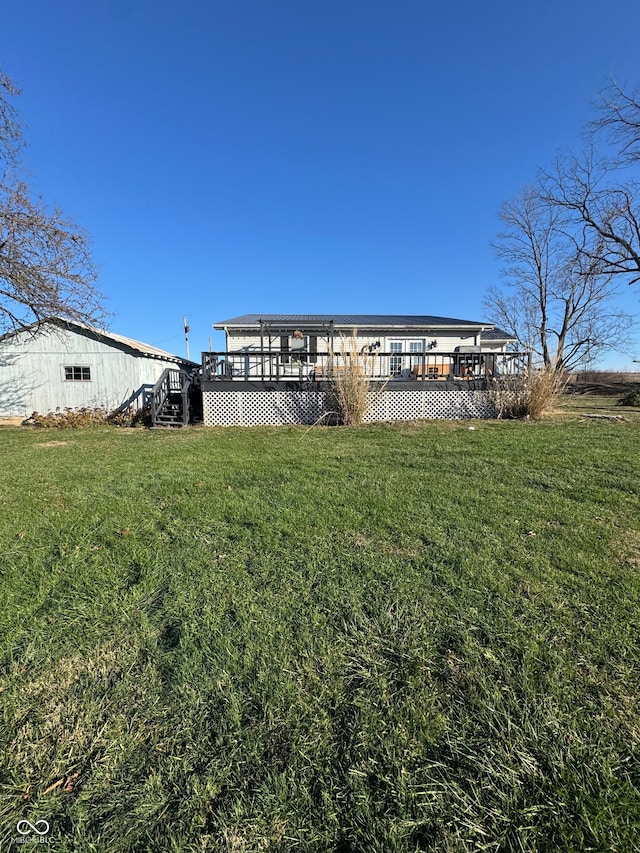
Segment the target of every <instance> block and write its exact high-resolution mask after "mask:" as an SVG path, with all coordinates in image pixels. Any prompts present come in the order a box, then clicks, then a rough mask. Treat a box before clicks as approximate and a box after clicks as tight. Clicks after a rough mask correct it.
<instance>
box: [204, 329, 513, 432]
mask: <svg viewBox="0 0 640 853" xmlns="http://www.w3.org/2000/svg"><path fill="white" fill-rule="evenodd" d="M214 328H215V329H218V330H220V331H224V332H225V336H226V348H225V350H224V351H221V352H208V353H203V354H202V385H201V387H202V403H203V413H204V422H205V424H207V425H211V426H213V425H232V424H240V425H244V426H252V425H257V424H285V423H315V422H316V421H318V420H321V419H322V418H323V417H325V415H327V413H328V407H329V406H330V405H331V381H330V380H331V378H332V377H333V378H335V377H336V376H337V375H339V373H340V371H343V370H345V369H346V366H347V365H348V364H353V363H354V361H355V360H357V363H358V365H359V369H360V370H362V371H364V372H366V373H367V375H368V376H369V377H370V378H371V379H372V380H373V382H374V386H375V387H374V386H372V389H371V393H370V407H369V410H368V412H367V414H366V415H365V420H368V421H375V420H414V419H417V418H468V417H488V416H490V415H491V414H492V413H493V408H492V404H491V400H490V395H489V393H488V391H487V380H488V379H490V378H491V379H493V378H497V377H500V376H505V375H512V374H515V373H517V372H518V371H519V370H520V369H521V368H522V366H523V365H524V364H526V354H524V353H516V352H513V351H512V345H513V343H514V339H513V338H511V337H510V336H509V335H508V334H507V333H506V332H504V331H502V330H501V329H498V328H496V327H495V326H494V325H493V324H492V323H483V322H476V321H473V320H459V319H454V318H448V317H433V316H428V315H418V316H416V315H378V314H349V315H344V314H244V315H242V316H240V317H232V318H230V319H228V320H221V321H219V322H217V323H214Z"/></svg>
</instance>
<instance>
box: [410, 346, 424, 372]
mask: <svg viewBox="0 0 640 853" xmlns="http://www.w3.org/2000/svg"><path fill="white" fill-rule="evenodd" d="M409 352H411V353H418V352H424V346H423V343H422V341H409ZM421 363H422V359H421V358H419V357H418V356H417V355H413V356H411V367H415V365H416V364H421Z"/></svg>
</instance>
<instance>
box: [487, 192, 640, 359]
mask: <svg viewBox="0 0 640 853" xmlns="http://www.w3.org/2000/svg"><path fill="white" fill-rule="evenodd" d="M500 218H501V220H502V223H503V226H504V228H503V230H502V232H501V233H500V234H499V235H498V238H497V241H496V244H495V248H496V251H497V255H498V257H499V259H500V260H501V261H502V264H503V270H502V271H503V277H504V280H505V285H506V287H505V288H503V289H500V288H497V287H493V288H491V289H490V290H489V292H488V294H487V297H486V299H485V303H484V308H485V311H486V312H487V313H488V315H489V317H490V318H491V319H492V320H494V321H495V322H496V323H497V324H498V325H499V326H502V327H505V328H506V330H507V331H509V332H510V333H511V334H512V335H513V336H514V337H515V338H516V339H517V341H518V345H519V346H520V347H526V348H528V349H530V350H531V351H532V352H533V353H535V354H537V356H538V360H539V362H540V363H541V364H542V365H544V366H545V367H547V368H550V369H555V370H567V369H571V368H573V367H575V366H577V365H578V364H580V363H583V362H585V361H587V360H591V359H593V358H595V357H596V356H597V355H598V353H599V352H601V351H602V350H604V349H609V348H611V347H617V346H622V345H624V343H625V342H626V333H627V332H628V330H629V327H630V325H631V318H630V317H629V316H628V315H626V314H625V313H624V312H621V311H619V310H616V307H615V294H616V290H617V288H618V285H617V284H616V282H615V280H614V276H613V275H612V273H611V272H610V271H603V269H602V267H601V264H600V261H599V260H594V259H593V258H592V257H591V255H590V252H591V249H590V250H589V252H585V242H584V237H583V235H582V233H581V232H580V230H579V229H578V230H577V231H576V230H572V229H571V222H570V217H568V216H567V213H566V211H565V210H564V209H563V208H562V207H561V206H559V205H555V204H553V203H549V201H548V200H547V199H546V197H545V196H544V194H543V193H542V192H541V190H540V188H539V187H533V186H532V187H527V188H525V189H524V190H523V191H522V192H521V193H520V194H519V195H518V196H517V197H515V198H514V199H512V200H511V201H508V202H506V203H505V204H504V205H503V206H502V209H501V212H500ZM592 248H593V247H592Z"/></svg>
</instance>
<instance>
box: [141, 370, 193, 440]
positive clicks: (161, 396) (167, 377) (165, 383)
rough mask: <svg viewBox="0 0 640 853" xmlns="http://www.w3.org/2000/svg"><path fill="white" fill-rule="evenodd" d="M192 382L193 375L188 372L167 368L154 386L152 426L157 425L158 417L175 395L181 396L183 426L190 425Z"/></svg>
mask: <svg viewBox="0 0 640 853" xmlns="http://www.w3.org/2000/svg"><path fill="white" fill-rule="evenodd" d="M191 381H192V380H191V374H190V373H188V372H187V371H186V370H180V369H177V368H173V367H167V368H166V369H165V370H163V371H162V374H161V375H160V378H159V379H158V381H157V382H156V384H155V385H154V386H153V390H152V392H151V425H152V426H156V425H157V423H158V416H159V415H160V414H161V412H162V410H163V408H164V407H165V404H166V403H167V402H168V400H169V399H170V398H171V396H172V395H173V394H179V395H180V399H181V408H182V412H181V414H182V425H183V426H186V425H187V424H188V423H189V388H190V387H191Z"/></svg>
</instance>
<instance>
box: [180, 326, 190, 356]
mask: <svg viewBox="0 0 640 853" xmlns="http://www.w3.org/2000/svg"><path fill="white" fill-rule="evenodd" d="M182 322H183V323H184V345H185V349H186V351H187V361H191V359H190V358H189V332H190V331H191V330H190V329H189V326H188V325H187V318H186V317H183V318H182Z"/></svg>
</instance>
